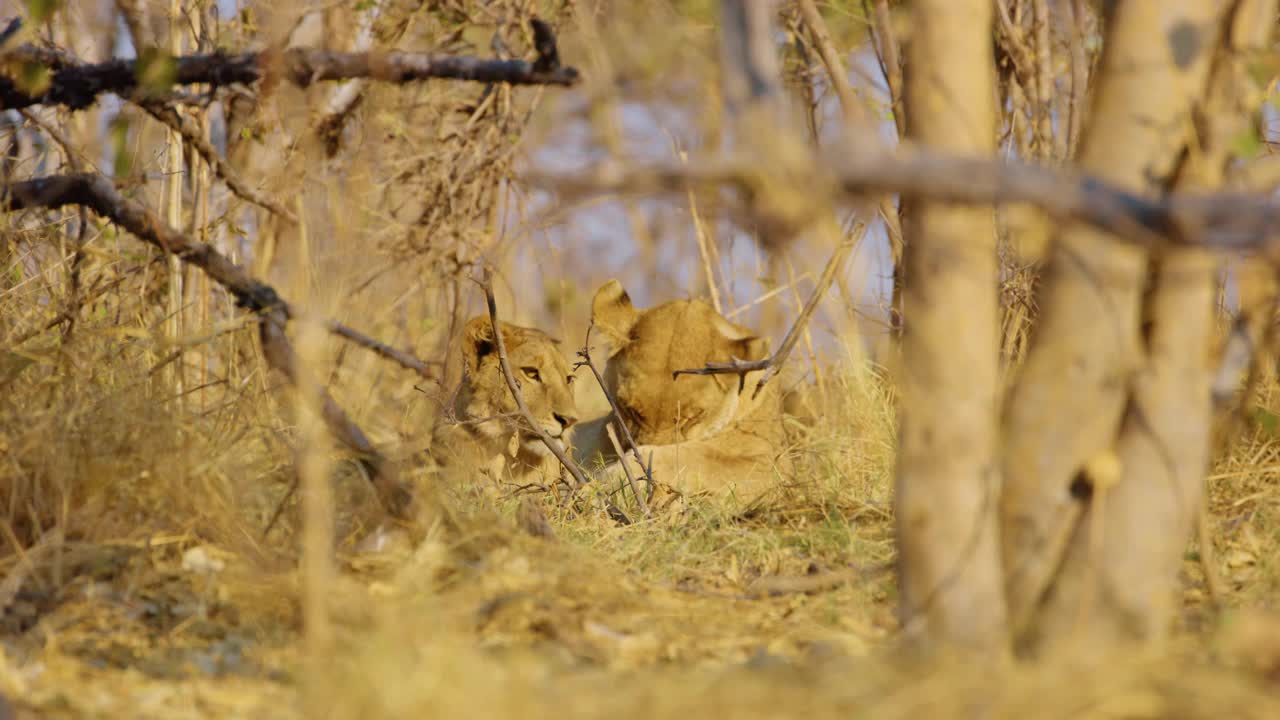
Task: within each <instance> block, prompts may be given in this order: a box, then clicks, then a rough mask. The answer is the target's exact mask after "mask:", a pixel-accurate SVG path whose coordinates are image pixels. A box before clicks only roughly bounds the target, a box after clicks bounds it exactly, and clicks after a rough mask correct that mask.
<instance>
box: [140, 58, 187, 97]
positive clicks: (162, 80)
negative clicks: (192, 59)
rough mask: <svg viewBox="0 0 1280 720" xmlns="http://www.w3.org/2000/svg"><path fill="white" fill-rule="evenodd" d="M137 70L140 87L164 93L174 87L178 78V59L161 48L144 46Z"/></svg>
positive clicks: (146, 90) (144, 90)
mask: <svg viewBox="0 0 1280 720" xmlns="http://www.w3.org/2000/svg"><path fill="white" fill-rule="evenodd" d="M135 72H136V73H137V79H138V87H139V88H140V89H142V91H143V92H146V93H151V94H159V93H163V92H166V91H167V90H168V89H169V88H171V87H173V82H174V81H175V80H177V78H178V61H177V60H175V59H174V58H173V56H172V55H170V54H169V53H167V52H165V51H163V50H161V49H159V48H154V47H149V48H144V49H143V51H142V53H141V54H140V55H139V56H138V64H137V66H136V68H135Z"/></svg>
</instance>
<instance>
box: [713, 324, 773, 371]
mask: <svg viewBox="0 0 1280 720" xmlns="http://www.w3.org/2000/svg"><path fill="white" fill-rule="evenodd" d="M715 325H716V330H718V331H719V332H720V335H721V337H723V338H724V339H725V340H728V341H729V343H730V345H731V346H732V347H733V356H734V357H736V358H738V359H739V360H763V359H765V358H766V357H768V356H769V340H768V338H762V337H759V336H757V335H755V334H754V333H752V332H751V331H750V330H748V329H746V328H744V327H742V326H741V325H735V324H733V323H731V322H729V321H728V320H726V319H725V318H724V316H722V315H719V314H717V315H716V316H715Z"/></svg>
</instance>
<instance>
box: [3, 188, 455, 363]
mask: <svg viewBox="0 0 1280 720" xmlns="http://www.w3.org/2000/svg"><path fill="white" fill-rule="evenodd" d="M7 191H8V195H7V197H4V198H3V199H0V209H4V210H29V209H34V208H47V209H51V210H52V209H56V208H60V207H63V206H66V205H81V206H84V207H87V208H90V209H91V210H93V211H94V212H96V213H97V214H98V215H101V216H102V217H105V218H109V219H111V220H112V221H114V222H116V223H118V224H119V225H120V226H122V227H124V228H125V229H126V230H128V231H129V232H131V233H133V234H134V235H135V236H137V237H138V238H139V239H140V240H142V241H144V242H147V243H150V244H151V245H154V246H156V247H158V248H160V249H161V250H164V251H165V252H168V253H171V254H173V255H176V256H177V257H178V258H179V259H181V260H182V261H184V262H187V263H190V264H192V265H195V266H196V267H198V268H200V269H201V270H203V271H204V272H205V274H207V275H208V276H209V277H210V278H212V279H213V280H214V282H217V283H218V284H220V285H222V286H223V287H224V288H226V289H227V290H228V291H229V292H230V293H231V294H232V295H233V296H235V298H236V303H237V304H239V305H240V306H241V307H244V308H246V309H248V310H250V311H253V312H265V311H270V310H273V309H279V310H281V311H282V312H283V313H284V315H285V317H286V318H294V317H296V316H297V314H296V312H295V311H294V309H293V308H292V307H291V306H290V305H289V303H288V302H286V301H285V300H284V299H283V298H281V297H280V295H279V294H278V293H277V292H276V291H275V289H274V288H272V287H271V286H270V285H267V284H265V283H263V282H261V281H259V280H257V279H255V278H254V277H253V276H252V275H250V274H249V271H248V270H246V269H245V268H244V267H243V266H241V265H238V264H236V263H234V262H232V261H231V260H230V259H228V258H227V257H226V256H225V255H223V254H222V253H220V252H218V251H217V250H216V249H215V248H214V247H213V246H212V245H209V244H208V243H202V242H197V241H195V240H192V239H190V238H188V237H187V236H185V235H183V234H182V233H181V232H179V231H177V230H175V229H173V228H171V227H169V226H168V225H167V224H165V223H164V222H163V221H161V220H160V218H159V217H158V216H157V215H156V214H155V213H154V212H152V211H151V210H150V209H148V208H146V207H145V206H143V205H142V204H140V203H138V202H136V201H134V200H130V199H128V198H125V197H123V196H121V195H120V193H118V192H117V191H116V189H115V186H113V185H112V184H111V181H110V180H109V179H107V178H106V177H105V176H103V175H99V174H96V173H79V174H74V175H52V176H48V177H42V178H35V179H33V180H24V181H22V182H17V183H12V184H10V185H9V186H8V187H7ZM325 325H326V327H327V328H328V329H329V331H330V332H332V333H333V334H335V335H338V336H340V337H343V338H346V339H347V340H350V341H352V342H354V343H356V344H357V345H359V346H361V347H363V348H366V349H368V350H372V351H373V352H375V353H377V354H379V355H381V356H382V357H384V358H387V359H388V360H392V361H394V362H396V363H397V364H399V365H400V366H401V367H404V368H406V369H408V370H413V371H414V372H416V373H418V374H419V375H421V376H422V377H424V378H432V379H433V378H435V373H434V372H432V370H431V368H430V367H429V366H428V365H427V363H426V362H424V361H423V360H421V359H419V358H417V357H414V356H413V355H411V354H409V353H407V352H404V351H402V350H396V349H395V348H392V347H390V346H388V345H386V344H384V343H382V342H380V341H378V340H375V339H373V338H371V337H369V336H367V335H365V334H363V333H361V332H358V331H356V330H353V329H352V328H349V327H347V326H346V325H343V324H342V323H340V322H337V321H336V320H328V321H326V323H325Z"/></svg>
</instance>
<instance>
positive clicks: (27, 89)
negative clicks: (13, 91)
mask: <svg viewBox="0 0 1280 720" xmlns="http://www.w3.org/2000/svg"><path fill="white" fill-rule="evenodd" d="M51 82H53V72H52V71H51V70H49V68H48V67H46V66H44V65H41V64H40V63H33V62H29V63H23V64H22V68H21V70H20V71H19V72H18V77H17V78H16V84H17V86H18V89H19V90H21V91H22V92H24V93H26V94H28V95H43V94H44V92H45V91H46V90H48V89H49V83H51Z"/></svg>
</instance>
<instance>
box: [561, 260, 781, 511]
mask: <svg viewBox="0 0 1280 720" xmlns="http://www.w3.org/2000/svg"><path fill="white" fill-rule="evenodd" d="M591 321H592V323H593V325H594V327H595V328H596V329H598V330H599V331H601V332H602V333H603V334H604V335H605V336H606V338H607V339H608V340H609V342H610V345H611V348H612V349H611V353H610V355H609V359H608V362H607V363H606V365H605V370H604V373H603V375H604V381H605V382H604V384H605V387H606V389H607V390H608V392H609V393H610V395H612V396H613V398H614V399H615V400H616V401H617V404H618V411H619V414H620V415H621V420H622V421H623V422H625V423H626V424H627V427H628V428H629V429H630V431H631V433H632V435H633V436H634V437H635V440H636V443H637V444H639V445H640V446H641V447H640V452H641V454H642V456H643V457H645V458H646V460H647V459H648V458H649V456H650V453H652V457H653V474H654V479H655V480H657V481H658V482H660V483H662V484H665V485H669V486H670V487H672V488H673V489H676V490H678V491H681V492H701V491H714V492H728V493H733V494H734V495H736V496H737V498H738V499H740V500H748V501H749V500H752V499H755V497H757V496H758V495H760V494H761V493H762V492H763V491H765V490H767V489H768V488H770V487H772V486H773V485H774V484H775V481H776V480H777V477H778V471H779V470H784V471H785V470H786V468H787V467H788V466H787V463H786V457H785V454H784V453H783V452H782V451H783V449H784V445H785V440H784V432H783V425H782V399H781V393H780V392H779V391H778V390H777V387H776V386H775V385H772V384H771V385H766V386H765V389H764V390H763V391H762V392H761V393H760V394H759V395H758V396H756V397H754V398H753V397H752V394H753V391H754V390H755V382H756V380H757V379H758V377H759V373H750V374H748V375H747V376H746V378H745V382H740V381H739V378H738V376H737V375H709V376H699V375H680V376H678V377H673V376H672V374H673V373H674V371H676V370H685V369H691V368H700V367H702V366H704V365H705V364H706V363H708V362H728V361H729V360H730V359H731V358H738V359H739V360H759V359H762V358H764V357H766V356H767V355H768V353H769V347H768V341H767V340H765V339H763V338H760V337H757V336H755V335H754V334H753V333H752V332H751V331H750V330H747V329H746V328H743V327H741V326H739V325H735V324H733V323H731V322H729V321H728V320H726V319H725V318H724V317H723V316H722V315H720V314H719V313H717V312H716V311H715V309H714V308H712V307H711V306H710V305H708V304H707V303H705V302H702V301H700V300H675V301H672V302H668V303H664V304H662V305H658V306H656V307H652V308H649V309H647V310H637V309H636V308H635V306H633V305H632V304H631V298H630V297H629V296H628V295H627V293H626V291H625V290H623V288H622V285H621V284H620V283H618V281H617V280H610V281H609V282H607V283H605V284H604V285H603V286H602V287H601V288H600V289H599V290H597V291H596V294H595V297H594V299H593V300H592V303H591ZM612 420H613V417H612V416H606V417H603V418H600V419H597V420H594V421H592V422H590V423H584V424H583V426H582V427H581V428H580V429H579V431H578V432H577V435H576V436H577V437H578V438H579V440H578V442H577V444H578V445H579V446H580V448H579V449H578V451H577V452H578V455H579V458H580V459H581V460H582V461H583V462H584V464H585V465H586V466H587V467H588V469H595V468H599V467H600V465H601V464H602V463H604V464H605V465H606V467H605V475H606V477H607V478H608V479H609V480H610V481H612V480H614V479H617V478H619V477H620V476H621V467H620V466H619V465H618V462H619V458H618V457H617V453H616V452H615V451H614V448H613V444H612V442H611V441H610V440H609V438H608V436H607V435H606V430H605V426H606V424H607V423H609V422H611V421H612ZM618 439H619V442H625V440H624V439H623V438H622V436H621V434H620V433H618ZM628 462H632V466H633V467H634V462H633V461H628Z"/></svg>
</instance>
